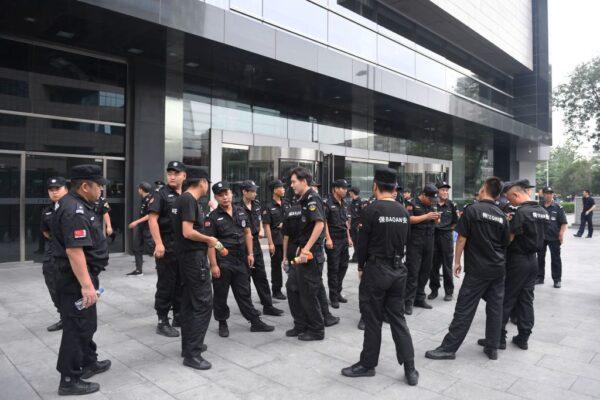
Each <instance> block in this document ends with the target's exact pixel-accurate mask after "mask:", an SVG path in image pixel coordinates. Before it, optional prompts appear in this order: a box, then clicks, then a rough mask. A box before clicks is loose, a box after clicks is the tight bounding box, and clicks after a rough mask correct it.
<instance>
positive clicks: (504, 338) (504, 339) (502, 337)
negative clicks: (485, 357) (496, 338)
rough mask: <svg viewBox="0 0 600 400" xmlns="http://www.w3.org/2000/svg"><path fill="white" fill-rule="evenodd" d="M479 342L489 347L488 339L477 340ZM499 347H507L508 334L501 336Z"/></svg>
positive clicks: (502, 348)
mask: <svg viewBox="0 0 600 400" xmlns="http://www.w3.org/2000/svg"><path fill="white" fill-rule="evenodd" d="M477 344H478V345H480V346H482V347H488V345H487V341H486V340H485V339H479V340H477ZM498 349H500V350H504V349H506V336H505V335H504V334H503V335H502V336H501V337H500V343H499V344H498Z"/></svg>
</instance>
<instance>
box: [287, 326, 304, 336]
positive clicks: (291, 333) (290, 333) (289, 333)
mask: <svg viewBox="0 0 600 400" xmlns="http://www.w3.org/2000/svg"><path fill="white" fill-rule="evenodd" d="M303 332H304V331H301V330H298V329H296V328H292V329H288V330H287V331H285V336H287V337H297V336H298V335H300V334H301V333H303Z"/></svg>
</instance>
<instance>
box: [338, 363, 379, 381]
mask: <svg viewBox="0 0 600 400" xmlns="http://www.w3.org/2000/svg"><path fill="white" fill-rule="evenodd" d="M342 375H344V376H347V377H349V378H360V377H365V376H375V368H367V367H365V366H363V365H361V363H360V362H357V363H356V364H354V365H352V366H350V367H347V368H344V369H342Z"/></svg>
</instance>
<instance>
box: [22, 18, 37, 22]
mask: <svg viewBox="0 0 600 400" xmlns="http://www.w3.org/2000/svg"><path fill="white" fill-rule="evenodd" d="M25 21H27V22H31V23H33V22H35V21H37V20H36V19H35V18H33V17H25Z"/></svg>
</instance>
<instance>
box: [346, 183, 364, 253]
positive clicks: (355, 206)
mask: <svg viewBox="0 0 600 400" xmlns="http://www.w3.org/2000/svg"><path fill="white" fill-rule="evenodd" d="M348 193H349V194H350V198H351V199H352V201H351V202H350V207H349V209H348V211H349V212H348V214H349V217H350V239H352V244H353V245H354V246H356V243H358V229H359V228H360V224H361V222H360V221H361V216H362V211H363V208H365V207H366V206H367V205H368V204H369V203H368V200H366V199H363V198H361V197H360V189H359V188H357V187H351V188H350V189H348ZM350 262H356V248H355V249H354V252H353V253H352V258H351V259H350Z"/></svg>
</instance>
